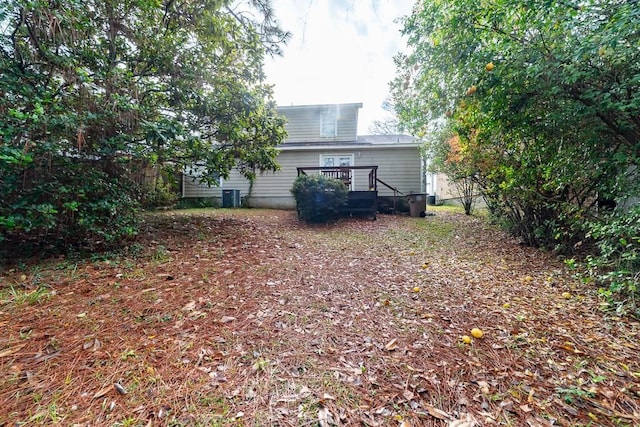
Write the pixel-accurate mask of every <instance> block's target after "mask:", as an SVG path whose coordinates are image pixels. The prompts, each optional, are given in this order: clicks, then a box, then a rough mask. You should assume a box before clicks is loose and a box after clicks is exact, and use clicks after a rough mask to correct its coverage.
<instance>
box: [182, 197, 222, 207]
mask: <svg viewBox="0 0 640 427" xmlns="http://www.w3.org/2000/svg"><path fill="white" fill-rule="evenodd" d="M219 207H220V201H219V200H218V199H216V198H214V197H186V198H182V199H180V200H178V202H177V203H176V208H177V209H195V208H219Z"/></svg>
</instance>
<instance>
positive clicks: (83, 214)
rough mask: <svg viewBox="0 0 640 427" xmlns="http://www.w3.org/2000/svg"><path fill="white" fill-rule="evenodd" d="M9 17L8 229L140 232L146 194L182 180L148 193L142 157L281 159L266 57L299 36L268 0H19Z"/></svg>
mask: <svg viewBox="0 0 640 427" xmlns="http://www.w3.org/2000/svg"><path fill="white" fill-rule="evenodd" d="M0 22H2V25H3V31H2V33H1V34H0V69H1V70H2V73H0V115H1V116H2V118H3V120H2V123H1V124H0V174H1V176H0V177H1V178H2V181H3V182H2V184H1V185H2V190H3V200H2V206H1V207H0V235H2V236H3V237H4V238H5V239H8V238H18V239H28V240H30V241H36V240H39V241H40V242H41V243H43V244H46V243H47V242H48V241H51V240H52V239H53V241H54V242H56V244H57V242H59V241H64V242H65V243H69V240H73V239H74V238H75V239H76V240H83V239H84V238H85V237H86V238H88V239H89V240H95V239H96V238H100V239H102V240H104V241H114V242H115V241H116V240H117V239H118V238H119V236H121V235H129V234H132V233H133V232H134V229H133V228H131V229H130V227H133V226H134V225H135V221H134V220H133V217H134V216H135V214H136V211H137V202H138V201H141V202H142V203H144V204H145V205H155V204H158V203H167V202H170V201H171V200H170V195H169V193H168V192H167V191H166V190H167V189H168V188H170V187H171V185H172V183H170V182H163V183H162V185H161V186H159V187H158V186H156V187H153V191H154V192H153V193H152V194H148V195H147V196H146V197H144V198H143V197H142V194H144V193H142V192H136V191H135V187H136V186H135V185H133V186H132V185H131V183H130V182H128V181H129V180H128V178H127V175H129V174H131V175H132V176H135V175H136V173H137V171H136V168H137V167H144V168H149V167H151V168H153V167H156V168H161V169H163V168H166V167H167V166H169V165H170V166H171V168H173V169H174V170H178V171H182V170H185V169H188V168H191V167H198V168H199V169H200V170H201V171H203V172H204V173H202V176H204V177H218V176H222V177H227V176H228V175H229V173H230V171H231V170H232V169H234V168H237V169H239V170H240V171H241V172H242V173H243V174H244V175H245V176H247V177H249V178H253V177H255V173H256V171H257V170H275V169H277V168H278V165H277V164H276V162H275V156H276V154H277V151H276V149H275V147H276V146H277V145H278V144H279V143H280V142H281V141H282V140H283V139H284V137H285V130H284V126H283V124H284V122H283V119H282V118H280V117H279V116H278V115H277V113H276V110H275V104H274V102H273V101H272V89H271V87H270V86H269V85H267V84H266V83H265V82H264V73H263V69H262V66H263V61H264V57H265V55H267V54H278V53H279V52H280V51H279V45H280V44H281V43H283V42H286V40H287V39H288V37H289V34H288V33H286V32H284V31H282V30H281V29H280V28H279V27H278V26H277V25H276V23H275V21H274V17H273V11H272V9H271V7H270V3H269V1H261V2H247V3H243V5H242V6H239V7H234V8H232V7H231V3H230V2H228V1H217V0H187V1H184V2H180V3H179V4H178V3H175V2H159V1H149V0H133V1H128V2H121V1H116V0H100V1H98V0H88V1H82V2H80V1H67V2H44V1H31V0H8V1H5V2H3V4H2V6H0ZM138 165H142V166H138ZM138 184H143V183H142V182H138ZM129 187H131V188H129ZM65 227H68V230H67V228H65ZM85 232H86V233H89V234H88V235H86V236H83V235H82V234H79V233H85Z"/></svg>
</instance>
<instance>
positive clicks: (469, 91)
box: [467, 85, 478, 96]
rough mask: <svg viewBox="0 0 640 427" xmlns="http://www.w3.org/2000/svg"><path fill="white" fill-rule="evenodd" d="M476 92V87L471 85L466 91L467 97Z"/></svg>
mask: <svg viewBox="0 0 640 427" xmlns="http://www.w3.org/2000/svg"><path fill="white" fill-rule="evenodd" d="M477 90H478V86H476V85H472V86H471V87H470V88H469V89H467V95H468V96H471V95H473V94H474V93H476V91H477Z"/></svg>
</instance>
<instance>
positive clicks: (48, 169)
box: [0, 157, 138, 255]
mask: <svg viewBox="0 0 640 427" xmlns="http://www.w3.org/2000/svg"><path fill="white" fill-rule="evenodd" d="M109 168H111V169H112V170H113V175H112V176H110V175H108V174H107V173H106V172H105V171H104V170H105V169H109ZM117 170H118V167H117V165H111V166H110V167H107V166H104V165H100V162H99V161H80V160H79V159H73V158H65V157H58V158H55V162H54V161H53V160H52V162H51V163H50V164H42V163H40V164H38V163H35V162H31V163H30V164H28V165H27V166H25V167H21V168H16V167H14V165H11V164H7V163H6V162H3V161H1V160H0V178H1V179H0V192H2V194H3V198H2V203H1V204H0V242H1V244H2V247H3V248H5V249H6V250H11V252H13V254H14V255H18V254H19V252H21V251H22V252H24V254H25V255H26V254H28V253H29V252H30V251H31V250H41V249H43V248H49V249H63V248H64V247H68V246H77V247H85V248H96V247H100V246H112V245H114V244H115V243H117V242H118V241H120V240H121V239H122V238H124V237H129V236H133V235H135V234H136V230H137V224H138V217H137V215H136V214H137V212H138V203H137V201H136V194H135V185H133V184H132V183H131V182H130V181H128V180H126V179H124V178H123V177H122V174H120V173H117V172H116V171H117ZM18 249H19V250H18Z"/></svg>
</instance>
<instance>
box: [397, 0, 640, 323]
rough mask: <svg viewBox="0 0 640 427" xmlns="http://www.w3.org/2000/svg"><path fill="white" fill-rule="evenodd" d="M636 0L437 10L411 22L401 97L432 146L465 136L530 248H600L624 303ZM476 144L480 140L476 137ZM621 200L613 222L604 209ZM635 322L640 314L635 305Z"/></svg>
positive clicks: (441, 1) (537, 0)
mask: <svg viewBox="0 0 640 427" xmlns="http://www.w3.org/2000/svg"><path fill="white" fill-rule="evenodd" d="M637 10H638V9H637V2H636V1H631V0H586V1H578V0H569V1H546V0H533V1H529V0H527V1H524V0H516V1H512V0H509V1H507V0H497V1H495V0H492V1H487V0H480V1H471V0H426V1H423V2H420V3H419V4H418V5H417V6H416V7H415V8H414V10H413V13H412V15H411V16H409V17H407V18H406V19H405V22H404V33H405V35H406V36H407V37H408V43H409V48H410V51H409V53H407V54H404V55H398V56H397V57H396V64H397V68H398V75H397V77H396V79H395V80H394V81H393V82H392V91H393V96H394V100H395V103H396V110H397V112H398V116H399V118H400V121H401V122H402V123H403V124H404V125H405V126H407V127H409V128H410V129H411V130H412V131H413V132H414V133H417V132H422V133H425V132H426V131H427V130H429V129H432V128H433V127H434V123H435V124H438V123H440V122H445V123H446V125H445V126H440V127H441V128H444V129H449V130H450V131H451V133H449V134H447V133H446V132H444V133H442V134H435V135H434V136H433V137H432V139H433V140H434V142H433V143H432V144H430V145H429V147H427V149H428V150H429V151H430V153H431V154H432V155H433V156H434V157H436V158H437V157H438V156H440V158H441V159H442V158H444V159H446V158H447V156H450V155H451V154H452V153H453V154H455V150H453V151H452V150H451V149H450V148H451V147H450V146H449V144H448V141H449V138H451V137H452V135H453V136H457V137H458V141H459V142H460V145H461V146H462V148H463V149H464V150H465V151H464V153H465V157H464V162H465V163H467V162H468V163H469V165H472V166H473V170H475V171H476V172H475V175H474V176H475V178H476V182H477V183H478V184H479V186H480V189H481V191H482V193H483V196H484V198H485V200H486V201H487V203H488V206H489V208H490V210H491V212H492V213H493V215H494V217H495V218H497V219H498V220H499V221H500V222H501V223H503V224H505V225H507V226H508V228H509V229H510V231H511V232H512V233H513V234H515V235H517V236H519V237H521V238H522V239H523V241H524V242H525V243H527V244H530V245H541V246H545V247H551V248H554V249H556V250H559V251H562V252H564V253H569V252H574V251H576V249H579V248H584V247H587V246H590V245H588V244H587V245H584V243H585V242H586V243H590V244H593V247H595V248H597V249H598V252H599V253H598V254H596V255H597V256H596V257H594V258H592V262H591V263H590V265H592V266H596V267H597V268H592V269H591V273H592V274H593V276H594V277H595V278H596V279H597V280H598V281H599V282H600V283H605V284H606V283H608V284H609V285H610V286H609V291H611V292H613V293H614V294H616V295H618V300H619V301H631V305H636V302H635V301H637V290H638V286H639V282H638V279H639V278H640V273H639V272H638V263H637V254H638V239H637V225H636V224H637V215H638V208H637V207H635V208H633V207H632V206H633V204H634V203H635V204H636V205H637V203H638V197H637V195H638V194H640V179H638V174H639V173H640V32H639V31H638V28H640V15H639V14H638V13H637ZM470 136H472V138H470ZM599 200H606V201H609V202H610V201H614V202H615V204H617V206H618V207H617V208H616V209H614V210H613V211H612V212H609V211H607V210H602V209H595V208H596V207H597V204H598V201H599ZM636 312H637V305H636Z"/></svg>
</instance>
